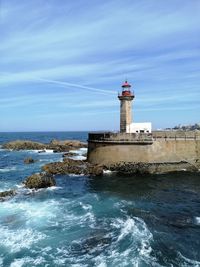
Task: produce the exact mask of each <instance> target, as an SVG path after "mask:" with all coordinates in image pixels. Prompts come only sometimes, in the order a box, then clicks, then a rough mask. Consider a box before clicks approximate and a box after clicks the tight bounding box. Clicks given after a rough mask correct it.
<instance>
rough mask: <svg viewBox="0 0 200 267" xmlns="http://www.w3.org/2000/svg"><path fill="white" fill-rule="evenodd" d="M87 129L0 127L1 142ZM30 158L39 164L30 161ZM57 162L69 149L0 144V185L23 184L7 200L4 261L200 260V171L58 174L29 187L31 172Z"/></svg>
mask: <svg viewBox="0 0 200 267" xmlns="http://www.w3.org/2000/svg"><path fill="white" fill-rule="evenodd" d="M87 135H88V133H87V132H41V133H39V132H34V133H0V145H2V144H3V143H6V142H8V141H12V140H17V139H21V140H32V141H39V142H44V143H48V142H50V141H51V140H52V139H59V140H65V139H76V140H81V141H86V140H87ZM85 152H86V150H85V149H79V150H77V151H76V155H75V156H74V159H83V158H84V154H85ZM26 157H32V158H34V159H36V160H37V162H35V163H34V164H28V165H27V164H24V159H25V158H26ZM55 161H62V153H53V151H51V150H49V151H48V150H47V151H46V152H43V153H38V151H34V150H27V151H10V150H4V149H2V147H1V148H0V191H5V190H10V189H16V190H17V195H16V196H14V197H12V198H8V199H6V200H5V201H0V266H2V267H7V266H10V267H21V266H23V267H25V266H27V267H33V266H40V267H41V266H45V267H47V266H48V267H50V266H52V267H54V266H66V267H68V266H69V267H94V266H98V267H118V266H119V267H149V266H153V267H159V266H185V267H186V266H193V267H194V266H200V173H188V172H184V171H183V172H179V173H169V174H162V175H149V176H137V175H136V176H130V175H123V174H116V173H113V172H108V171H107V172H105V173H104V175H103V176H102V177H88V176H84V175H79V176H77V175H58V176H56V177H55V179H56V186H54V187H51V188H47V189H40V190H37V191H35V190H29V189H25V188H24V186H23V183H22V182H23V181H24V180H25V179H26V177H27V176H29V175H31V174H33V173H37V172H40V171H41V167H42V166H43V165H44V164H47V163H49V162H55Z"/></svg>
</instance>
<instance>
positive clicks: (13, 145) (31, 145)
mask: <svg viewBox="0 0 200 267" xmlns="http://www.w3.org/2000/svg"><path fill="white" fill-rule="evenodd" d="M2 147H3V148H4V149H13V150H26V149H28V150H29V149H30V150H34V149H35V150H38V149H45V148H46V145H45V144H42V143H38V142H32V141H24V140H16V141H11V142H8V143H6V144H4V145H3V146H2Z"/></svg>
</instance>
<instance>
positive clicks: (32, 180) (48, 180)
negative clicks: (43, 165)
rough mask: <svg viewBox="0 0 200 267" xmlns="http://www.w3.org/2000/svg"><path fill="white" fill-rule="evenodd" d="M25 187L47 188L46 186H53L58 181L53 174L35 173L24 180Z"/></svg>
mask: <svg viewBox="0 0 200 267" xmlns="http://www.w3.org/2000/svg"><path fill="white" fill-rule="evenodd" d="M24 184H25V187H27V188H30V189H32V188H35V189H39V188H46V187H51V186H54V185H56V181H55V179H54V178H53V176H52V175H49V174H48V175H47V174H44V173H35V174H33V175H31V176H29V177H28V178H27V179H26V180H25V181H24Z"/></svg>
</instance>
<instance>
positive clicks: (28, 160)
mask: <svg viewBox="0 0 200 267" xmlns="http://www.w3.org/2000/svg"><path fill="white" fill-rule="evenodd" d="M35 162H36V160H34V159H33V158H25V159H24V163H25V164H31V163H35Z"/></svg>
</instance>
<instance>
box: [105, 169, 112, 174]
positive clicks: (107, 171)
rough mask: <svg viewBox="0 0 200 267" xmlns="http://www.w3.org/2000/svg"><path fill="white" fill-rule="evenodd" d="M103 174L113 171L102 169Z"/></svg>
mask: <svg viewBox="0 0 200 267" xmlns="http://www.w3.org/2000/svg"><path fill="white" fill-rule="evenodd" d="M103 173H104V174H112V173H113V172H112V171H111V170H103Z"/></svg>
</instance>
